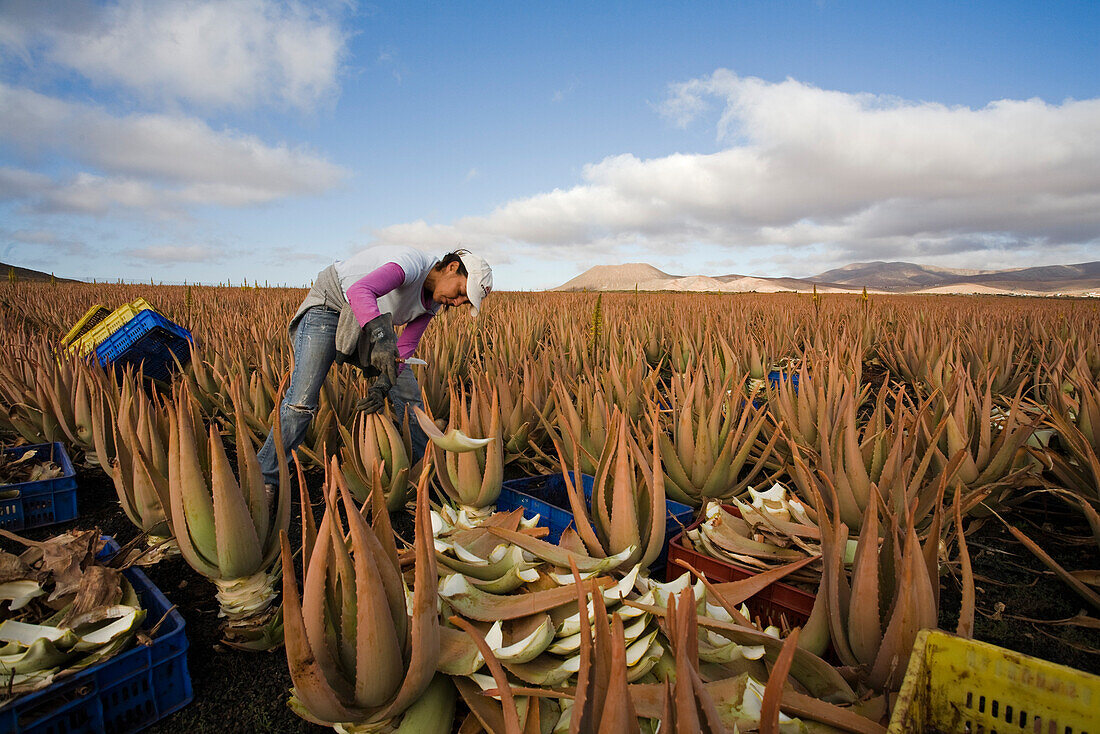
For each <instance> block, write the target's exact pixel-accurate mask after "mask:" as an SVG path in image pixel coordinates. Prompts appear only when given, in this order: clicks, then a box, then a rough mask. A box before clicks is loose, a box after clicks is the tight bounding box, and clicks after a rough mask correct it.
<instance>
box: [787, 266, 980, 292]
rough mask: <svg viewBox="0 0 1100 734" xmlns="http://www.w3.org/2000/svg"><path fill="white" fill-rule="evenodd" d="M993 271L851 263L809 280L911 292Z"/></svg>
mask: <svg viewBox="0 0 1100 734" xmlns="http://www.w3.org/2000/svg"><path fill="white" fill-rule="evenodd" d="M992 272H995V271H990V270H960V269H955V268H937V267H933V266H931V265H915V264H913V263H906V262H889V263H888V262H882V261H881V260H878V261H875V262H869V263H852V264H851V265H845V266H844V267H842V268H836V269H835V270H826V271H825V272H824V273H819V274H818V275H814V276H811V277H809V278H807V279H806V280H809V281H811V282H817V283H837V284H839V285H848V286H853V287H859V288H863V287H864V286H866V287H867V288H873V289H875V290H883V291H898V290H912V289H914V288H933V287H936V286H940V285H946V284H948V283H954V282H957V281H959V280H963V279H969V278H972V277H973V276H976V275H980V274H983V273H992Z"/></svg>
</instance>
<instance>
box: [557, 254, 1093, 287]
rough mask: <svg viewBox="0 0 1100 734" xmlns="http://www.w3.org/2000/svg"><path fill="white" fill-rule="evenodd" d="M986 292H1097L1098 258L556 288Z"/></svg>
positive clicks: (608, 278) (878, 266)
mask: <svg viewBox="0 0 1100 734" xmlns="http://www.w3.org/2000/svg"><path fill="white" fill-rule="evenodd" d="M815 286H816V287H817V290H818V292H820V293H859V292H860V291H862V290H863V288H867V290H868V292H871V293H987V294H1015V295H1100V262H1089V263H1079V264H1076V265H1044V266H1040V267H1034V268H1015V269H1011V270H964V269H961V268H940V267H935V266H931V265H917V264H914V263H907V262H881V261H878V262H867V263H852V264H851V265H845V266H844V267H842V268H835V269H833V270H827V271H825V272H824V273H820V274H818V275H815V276H812V277H809V278H784V277H779V278H765V277H758V276H748V275H737V274H729V275H718V276H709V275H687V276H679V275H669V274H668V273H666V272H664V271H662V270H658V269H657V268H655V267H653V266H652V265H648V264H646V263H627V264H625V265H597V266H595V267H592V268H589V269H588V270H586V271H585V272H583V273H581V274H580V275H578V276H577V277H575V278H573V279H572V280H570V281H569V282H567V283H564V284H562V285H560V286H558V287H557V288H554V289H553V290H558V291H576V290H591V291H630V290H634V289H635V288H637V289H638V290H644V291H699V292H718V293H745V292H756V293H775V292H780V291H795V292H800V293H804V292H806V291H810V290H812V289H813V288H814V287H815Z"/></svg>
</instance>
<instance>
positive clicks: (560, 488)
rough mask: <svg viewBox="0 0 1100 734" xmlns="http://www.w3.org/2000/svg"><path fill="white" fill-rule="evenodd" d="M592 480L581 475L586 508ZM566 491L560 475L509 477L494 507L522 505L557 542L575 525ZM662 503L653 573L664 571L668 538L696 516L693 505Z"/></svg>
mask: <svg viewBox="0 0 1100 734" xmlns="http://www.w3.org/2000/svg"><path fill="white" fill-rule="evenodd" d="M593 481H594V479H593V478H592V477H591V476H589V475H588V474H582V475H581V486H582V487H583V488H584V500H585V504H586V505H587V506H588V509H589V510H591V509H592V482H593ZM567 492H568V491H567V490H566V487H565V479H564V478H563V477H562V475H561V474H546V475H543V476H538V477H523V478H522V479H510V480H508V481H507V482H504V485H503V487H502V489H501V491H500V497H499V498H497V510H499V511H508V510H514V509H515V508H517V507H522V508H523V515H524V517H527V518H531V517H534V516H535V515H539V524H540V525H542V526H543V527H545V528H548V529H549V530H550V532H549V533H547V535H546V540H547V541H548V542H550V543H557V542H558V540H559V539H560V538H561V534H562V533H563V532H565V529H566V528H568V527H570V526H571V525H573V524H574V522H573V511H572V510H571V509H570V507H569V495H568V493H567ZM665 506H666V508H667V514H666V516H665V517H666V520H665V545H664V548H662V549H661V554H660V555H659V556H657V560H655V561H654V562H653V564H652V565H651V566H650V570H652V571H653V572H655V573H660V572H663V571H664V567H665V561H666V560H667V558H668V541H670V540H671V539H672V538H673V536H675V535H676V534H677V533H679V532H680V531H681V530H683V529H684V528H686V527H687V526H688V525H690V524H691V522H692V519H693V518H694V515H695V510H694V509H693V508H691V507H689V506H688V505H684V504H681V503H679V502H675V501H673V500H665Z"/></svg>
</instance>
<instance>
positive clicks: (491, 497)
mask: <svg viewBox="0 0 1100 734" xmlns="http://www.w3.org/2000/svg"><path fill="white" fill-rule="evenodd" d="M487 397H488V396H486V395H484V394H483V393H480V392H478V391H477V390H476V389H475V390H471V391H470V392H469V393H468V394H467V393H466V391H465V390H462V391H459V393H458V395H457V396H452V397H451V420H450V423H449V430H448V433H447V434H446V436H445V435H444V434H443V433H441V432H440V430H439V429H438V428H437V427H436V426H435V424H434V423H432V421H431V419H430V418H429V417H428V416H427V415H426V414H425V413H424V411H422V410H420V409H419V408H416V409H415V414H416V419H417V422H419V424H420V426H421V428H422V429H423V430H424V432H425V433H426V434H427V436H428V438H429V439H431V442H432V454H433V457H434V466H436V467H437V469H436V478H437V480H438V481H439V484H440V486H441V487H442V488H443V491H444V492H445V493H446V495H447V496H448V497H449V498H450V499H451V501H452V502H454V503H456V504H457V505H458V506H459V507H461V508H463V509H465V510H467V511H468V512H469V513H471V514H474V515H484V514H487V513H489V512H491V511H492V506H493V505H494V504H495V503H496V500H497V497H499V496H500V490H501V486H502V483H503V481H504V442H503V439H502V437H501V431H500V407H499V405H500V403H499V398H498V396H497V393H496V391H495V390H494V391H493V397H492V401H491V402H488V403H486V402H485V399H486V398H487ZM469 437H474V439H475V440H470V438H469Z"/></svg>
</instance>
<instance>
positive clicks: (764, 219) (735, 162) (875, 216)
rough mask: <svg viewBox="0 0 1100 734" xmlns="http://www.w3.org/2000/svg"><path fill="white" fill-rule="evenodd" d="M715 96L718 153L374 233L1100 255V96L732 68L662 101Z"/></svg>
mask: <svg viewBox="0 0 1100 734" xmlns="http://www.w3.org/2000/svg"><path fill="white" fill-rule="evenodd" d="M715 100H718V101H719V102H720V103H721V105H722V110H721V115H720V118H719V120H718V124H717V129H718V135H719V140H720V141H724V142H726V144H727V145H728V147H726V148H725V149H723V150H721V151H719V152H717V153H711V154H677V155H670V156H667V157H663V158H655V159H648V160H643V159H639V158H637V157H635V156H633V155H620V156H613V157H609V158H606V159H604V160H602V161H600V162H598V163H595V164H592V165H589V166H587V167H586V168H585V169H584V173H583V179H584V181H583V183H582V184H580V185H577V186H574V187H572V188H568V189H555V190H554V191H551V192H548V193H543V194H539V195H537V196H532V197H528V198H524V199H518V200H514V201H511V202H508V203H507V204H504V205H503V206H501V207H499V208H497V209H496V210H494V211H492V212H490V213H489V214H487V215H484V216H471V217H465V218H462V219H459V220H457V221H454V222H452V223H450V224H445V225H436V224H428V223H425V222H423V221H421V222H412V223H406V224H399V225H394V226H391V227H386V228H384V229H381V230H379V231H377V232H375V236H376V238H377V239H378V240H379V241H382V242H400V243H406V244H417V243H421V244H422V245H423V246H425V247H430V248H433V249H443V248H447V247H450V246H453V245H455V244H460V243H461V244H463V245H466V246H470V247H477V248H481V249H484V250H486V251H488V252H490V253H500V254H504V253H506V252H507V253H511V254H512V255H513V256H516V255H517V253H524V252H527V253H537V254H538V256H540V257H546V256H550V257H573V258H576V259H579V258H584V259H585V260H586V262H587V263H589V264H592V263H593V262H594V260H601V261H608V260H611V259H613V258H616V257H618V256H619V255H621V254H622V253H623V252H624V251H626V250H631V251H632V252H631V254H632V255H633V257H635V258H637V257H638V252H637V250H638V249H639V248H648V249H649V250H650V251H651V252H652V253H659V254H663V255H664V256H666V257H676V256H677V255H678V254H682V253H687V252H689V251H690V250H691V249H692V248H697V247H699V246H700V245H703V246H707V245H712V246H718V247H723V248H726V249H727V250H728V251H730V254H731V256H734V257H735V258H737V259H742V258H743V259H746V260H747V259H761V258H767V256H768V253H771V255H772V257H773V259H774V260H775V261H779V260H780V259H781V258H783V257H785V256H787V255H790V254H792V253H796V252H799V251H805V253H806V254H810V253H813V254H814V256H815V257H817V258H819V259H817V260H816V261H814V262H808V263H805V264H804V265H803V267H804V268H808V270H804V271H803V274H805V273H807V272H814V271H817V270H823V269H824V267H819V266H821V265H832V264H842V263H844V262H848V261H850V260H852V259H856V258H859V259H898V258H897V255H898V254H900V255H904V256H906V257H913V258H915V259H921V258H923V259H926V260H927V259H930V258H944V257H950V259H951V260H952V262H953V263H954V264H956V265H961V264H967V263H974V264H978V265H988V263H989V262H990V259H991V258H992V259H994V260H997V261H998V262H1001V261H1013V260H1016V259H1018V255H1016V254H1014V253H1023V252H1036V251H1038V252H1042V251H1049V252H1059V253H1061V254H1062V255H1063V256H1065V257H1080V258H1085V259H1097V258H1100V136H1098V135H1097V134H1096V131H1097V130H1100V99H1089V100H1067V101H1065V102H1062V103H1061V104H1049V103H1047V102H1044V101H1042V100H1039V99H1029V100H999V101H995V102H991V103H990V104H988V105H987V106H985V107H983V108H980V109H972V108H967V107H947V106H944V105H941V104H937V103H934V102H909V101H905V100H900V99H896V98H892V97H885V96H876V95H870V94H847V93H842V92H835V91H829V90H822V89H818V88H815V87H813V86H810V85H807V84H803V83H800V82H798V81H794V80H790V79H788V80H787V81H784V82H781V83H771V82H766V81H764V80H761V79H755V78H742V77H738V76H737V75H735V74H733V73H732V72H729V71H726V70H719V71H716V72H715V73H714V74H712V75H711V76H709V77H706V78H702V79H696V80H691V81H688V82H685V83H683V84H677V85H673V86H672V87H671V89H670V95H669V98H668V99H667V100H666V102H665V104H664V105H663V106H662V110H663V112H664V113H665V114H666V115H668V116H669V118H670V119H672V120H674V121H676V122H677V123H678V124H683V125H688V124H691V123H692V122H693V121H695V120H696V119H697V118H698V117H699V116H700V115H701V114H702V113H703V112H704V111H705V110H707V109H708V107H709V106H710V105H711V104H712V103H713V102H714V101H715ZM803 259H804V260H805V258H803Z"/></svg>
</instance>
